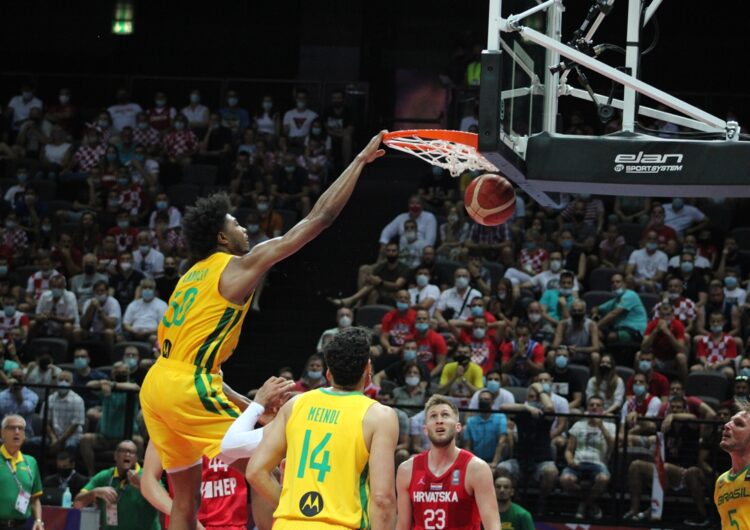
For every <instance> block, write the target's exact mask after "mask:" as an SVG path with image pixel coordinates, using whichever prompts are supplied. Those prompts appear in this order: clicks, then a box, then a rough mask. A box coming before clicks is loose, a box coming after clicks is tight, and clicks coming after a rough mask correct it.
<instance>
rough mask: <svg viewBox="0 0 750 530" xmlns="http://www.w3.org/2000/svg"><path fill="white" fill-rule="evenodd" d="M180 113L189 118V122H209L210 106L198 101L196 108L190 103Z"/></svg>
mask: <svg viewBox="0 0 750 530" xmlns="http://www.w3.org/2000/svg"><path fill="white" fill-rule="evenodd" d="M180 113H181V114H182V115H183V116H185V118H187V121H188V123H203V124H207V123H208V115H209V112H208V107H206V106H205V105H201V104H200V103H198V104H197V105H196V106H195V108H193V107H191V106H190V105H188V106H186V107H184V108H183V109H182V110H181V111H180Z"/></svg>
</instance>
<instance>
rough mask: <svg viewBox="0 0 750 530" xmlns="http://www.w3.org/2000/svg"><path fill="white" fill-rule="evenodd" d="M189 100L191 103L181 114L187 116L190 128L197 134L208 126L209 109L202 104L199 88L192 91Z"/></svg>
mask: <svg viewBox="0 0 750 530" xmlns="http://www.w3.org/2000/svg"><path fill="white" fill-rule="evenodd" d="M188 100H189V103H188V104H187V105H186V106H184V107H183V108H182V110H181V111H180V114H182V115H183V116H185V119H186V120H187V122H188V127H190V129H192V130H193V131H194V132H196V134H197V133H198V132H199V131H202V130H203V129H205V128H206V126H207V125H208V114H209V112H208V107H206V106H205V105H202V104H201V92H200V90H198V89H197V88H196V89H193V90H191V91H190V95H189V96H188Z"/></svg>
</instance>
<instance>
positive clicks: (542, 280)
mask: <svg viewBox="0 0 750 530" xmlns="http://www.w3.org/2000/svg"><path fill="white" fill-rule="evenodd" d="M564 272H568V271H566V270H565V269H563V259H562V253H561V252H559V251H555V252H550V255H549V269H547V270H543V271H542V272H540V273H539V274H536V275H534V276H532V278H531V281H529V282H525V283H523V284H521V288H530V289H533V290H534V292H537V293H544V291H546V290H549V289H557V288H558V287H559V286H560V277H561V275H562V274H563V273H564ZM572 278H573V287H572V288H571V289H572V291H575V292H578V290H579V286H578V280H577V279H576V277H575V274H573V275H572Z"/></svg>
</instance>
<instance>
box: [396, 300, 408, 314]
mask: <svg viewBox="0 0 750 530" xmlns="http://www.w3.org/2000/svg"><path fill="white" fill-rule="evenodd" d="M396 308H397V309H398V310H399V311H401V312H402V313H403V312H405V311H406V310H407V309H409V304H408V302H396Z"/></svg>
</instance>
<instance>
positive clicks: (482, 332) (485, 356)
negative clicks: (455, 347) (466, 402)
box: [457, 316, 497, 374]
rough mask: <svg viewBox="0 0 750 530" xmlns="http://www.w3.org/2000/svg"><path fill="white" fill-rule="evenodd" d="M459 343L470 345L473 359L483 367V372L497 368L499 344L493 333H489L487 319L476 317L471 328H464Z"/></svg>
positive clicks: (459, 336) (458, 337)
mask: <svg viewBox="0 0 750 530" xmlns="http://www.w3.org/2000/svg"><path fill="white" fill-rule="evenodd" d="M457 339H458V341H459V343H461V344H465V345H467V346H469V348H470V350H471V361H472V362H473V363H476V364H478V365H479V366H481V367H482V372H483V373H485V374H486V373H488V372H489V371H490V370H492V369H493V368H495V358H496V356H497V346H496V344H495V341H494V339H493V336H492V334H491V333H488V327H487V319H485V318H484V316H478V317H474V318H473V320H472V322H471V327H470V328H463V329H462V330H461V333H460V334H459V335H458V336H457Z"/></svg>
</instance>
